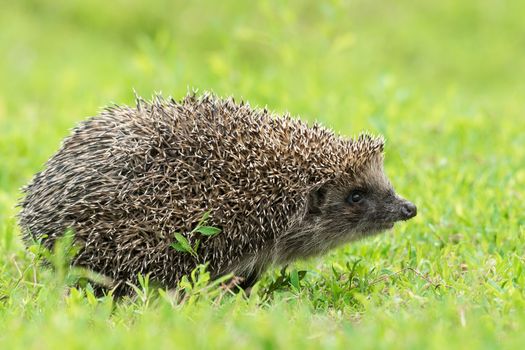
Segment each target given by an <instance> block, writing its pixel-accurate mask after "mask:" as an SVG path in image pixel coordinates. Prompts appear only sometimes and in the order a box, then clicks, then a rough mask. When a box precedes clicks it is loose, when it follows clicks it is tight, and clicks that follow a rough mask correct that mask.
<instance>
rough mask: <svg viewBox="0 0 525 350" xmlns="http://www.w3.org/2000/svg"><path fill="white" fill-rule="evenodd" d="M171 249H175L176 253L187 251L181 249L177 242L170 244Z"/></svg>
mask: <svg viewBox="0 0 525 350" xmlns="http://www.w3.org/2000/svg"><path fill="white" fill-rule="evenodd" d="M171 247H172V248H173V249H175V250H176V251H178V252H185V253H187V252H188V251H187V250H186V249H184V247H183V246H182V245H181V244H180V243H178V242H177V243H172V244H171Z"/></svg>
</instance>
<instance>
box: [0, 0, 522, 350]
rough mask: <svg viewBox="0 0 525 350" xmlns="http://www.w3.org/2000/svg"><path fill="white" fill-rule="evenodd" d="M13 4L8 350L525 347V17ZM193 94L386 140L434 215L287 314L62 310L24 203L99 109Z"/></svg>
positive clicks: (435, 8) (1, 101) (1, 128)
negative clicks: (29, 247)
mask: <svg viewBox="0 0 525 350" xmlns="http://www.w3.org/2000/svg"><path fill="white" fill-rule="evenodd" d="M0 5H1V6H0V324H1V325H2V326H3V327H5V330H6V331H5V332H2V333H3V334H0V346H1V345H2V342H3V344H4V346H2V348H12V347H24V348H38V349H42V348H56V347H57V346H66V345H67V346H69V347H70V348H83V347H103V348H106V347H122V346H128V347H136V348H139V347H141V346H150V347H151V346H157V347H160V346H164V347H166V346H174V345H179V346H187V347H193V346H197V347H204V348H206V347H231V346H239V347H245V348H261V349H270V348H275V347H285V346H286V347H290V346H293V345H295V346H296V347H300V348H311V347H320V346H322V347H338V348H348V344H349V343H351V344H354V345H355V346H356V347H360V348H400V349H406V348H413V349H420V348H435V349H442V348H472V347H477V348H495V347H499V346H505V347H516V348H520V344H521V345H523V343H524V341H525V336H523V335H522V334H525V332H523V330H524V325H525V313H524V311H523V310H524V307H525V291H524V288H525V287H524V286H525V276H524V275H523V273H522V271H523V270H524V264H525V263H524V261H525V260H524V256H523V253H524V251H525V232H524V231H525V228H524V227H525V218H524V212H525V204H524V203H525V198H524V188H525V115H524V114H525V103H524V101H525V99H524V96H525V59H524V57H525V25H524V24H523V14H524V13H525V2H523V1H518V0H515V1H497V0H479V1H474V0H468V1H454V0H442V1H408V0H399V1H395V2H392V1H365V0H355V1H336V0H334V1H325V2H321V1H287V2H285V1H253V2H251V1H234V0H225V1H201V0H198V1H137V0H127V1H124V0H115V1H102V0H92V1H58V0H57V1H44V0H32V1H29V0H22V1H5V0H1V1H0ZM192 89H197V90H198V91H201V92H202V91H206V90H208V91H213V92H215V93H217V94H218V95H221V96H230V95H232V96H235V97H236V99H241V98H242V99H245V100H248V101H249V102H250V103H251V104H252V105H255V106H268V107H269V109H271V110H274V111H277V112H285V111H289V112H290V113H291V114H292V115H296V116H300V117H301V118H303V119H306V120H310V121H313V120H318V121H320V122H322V123H323V124H325V125H326V126H328V127H331V128H333V129H335V130H337V131H338V132H340V133H342V134H345V135H355V134H357V133H359V132H360V131H362V130H369V131H371V132H373V133H381V134H383V135H385V136H386V138H387V146H386V153H387V156H386V169H387V172H388V173H389V175H390V177H391V179H392V182H393V184H394V186H395V187H396V188H397V189H398V191H399V192H400V193H401V194H403V195H404V196H406V197H407V198H409V199H411V200H412V201H414V202H415V203H416V204H417V205H418V207H419V215H418V217H417V218H416V219H415V220H413V221H410V222H408V223H406V224H403V225H400V226H399V227H396V228H395V229H394V231H393V232H392V233H388V234H386V235H383V236H380V237H377V238H374V239H370V240H366V241H362V242H358V243H355V244H352V245H350V246H348V247H344V248H341V249H339V250H337V251H334V252H332V253H330V254H329V255H327V256H324V257H320V258H318V259H314V260H311V261H308V262H305V263H298V264H296V265H294V266H295V267H292V270H291V271H296V272H297V270H293V269H302V270H306V271H307V275H306V278H305V279H304V280H302V281H301V282H300V283H299V282H297V281H295V282H297V283H295V282H294V283H291V282H290V283H291V284H290V285H289V286H281V287H280V288H278V290H277V291H275V292H274V293H273V302H270V303H266V302H261V301H260V300H259V299H257V298H258V296H257V293H254V296H252V297H251V298H250V299H249V300H247V301H246V300H243V299H242V298H233V300H232V298H230V299H228V298H226V299H227V301H221V302H218V303H217V301H216V300H214V301H213V302H212V301H210V300H208V299H206V298H204V301H202V302H200V303H197V302H196V303H195V304H194V305H193V304H192V305H182V306H176V307H173V305H171V304H170V303H168V302H166V301H160V302H156V303H153V302H151V303H150V302H149V299H147V298H146V299H144V298H142V299H141V298H139V299H138V301H136V302H130V303H123V304H119V305H118V306H115V305H114V304H113V302H112V301H111V300H109V301H108V299H103V300H96V299H94V297H93V296H92V295H91V296H89V293H87V294H86V293H85V292H83V291H80V292H78V293H77V294H75V293H76V292H75V293H73V294H72V295H69V296H67V297H61V294H60V293H55V294H53V293H52V292H50V291H49V289H52V288H50V286H55V285H62V284H64V283H66V282H65V281H64V280H60V281H59V282H57V280H56V278H55V277H50V276H48V275H46V274H45V273H43V272H40V270H38V269H37V268H36V267H35V266H34V263H33V262H32V260H31V258H30V255H28V254H26V253H25V251H24V249H23V247H22V245H21V243H20V240H19V239H18V237H17V235H18V229H17V228H16V224H15V219H14V214H15V213H16V209H15V207H14V206H15V204H16V201H17V198H18V197H19V196H20V194H19V190H18V189H19V187H20V186H22V185H23V184H25V183H26V182H27V181H28V180H29V179H30V178H31V176H32V175H33V174H34V173H35V172H36V171H38V170H40V169H41V168H42V166H43V163H44V162H45V161H46V159H48V158H49V157H50V156H51V155H52V154H53V152H55V150H57V148H58V147H59V144H60V140H61V139H62V138H63V137H64V136H66V135H67V134H68V133H69V130H70V129H71V128H72V127H73V126H74V125H75V124H76V123H77V122H78V121H80V120H83V119H85V118H87V117H89V116H92V115H95V114H97V113H98V111H99V110H100V108H102V107H104V106H106V105H108V104H111V103H117V104H133V103H134V94H133V90H136V91H137V93H138V94H139V95H141V96H143V97H145V98H149V97H151V96H152V95H153V94H154V93H156V92H162V93H163V94H164V95H165V96H173V97H174V98H175V99H180V98H182V97H183V96H184V95H185V94H186V93H187V92H188V91H189V90H192ZM354 264H356V265H354ZM352 266H354V267H355V268H352ZM407 268H409V269H408V270H407ZM410 269H413V270H410ZM413 271H416V272H417V273H414V272H413ZM40 274H41V275H40ZM35 276H37V277H38V278H37V277H35ZM46 276H47V277H46ZM276 276H277V273H276V272H271V273H269V274H268V275H267V276H266V278H265V279H264V280H263V281H262V282H261V283H260V284H259V286H260V288H261V290H263V289H265V288H268V287H269V286H271V285H272V283H273V282H275V280H276V278H277V277H276ZM290 276H292V275H290ZM427 279H428V280H427ZM37 280H38V283H37ZM429 281H432V283H430V282H429ZM444 286H445V287H444ZM52 290H54V289H52ZM254 299H255V300H254ZM163 300H164V299H163ZM159 304H160V305H159ZM108 305H109V306H108ZM115 309H116V311H115ZM203 332H204V333H203ZM43 333H45V334H46V335H45V336H42V334H43ZM203 334H205V336H203ZM79 335H81V336H79Z"/></svg>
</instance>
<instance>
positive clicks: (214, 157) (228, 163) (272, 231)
mask: <svg viewBox="0 0 525 350" xmlns="http://www.w3.org/2000/svg"><path fill="white" fill-rule="evenodd" d="M137 102H138V103H137V107H136V108H130V107H118V106H115V107H110V108H106V109H105V110H104V111H103V112H102V113H101V114H100V115H99V116H97V117H94V118H91V119H89V120H87V121H85V122H83V123H81V124H80V125H79V126H78V127H77V128H76V129H74V131H73V134H72V135H71V136H69V137H68V138H66V139H65V140H64V142H63V144H62V147H61V148H60V150H59V151H58V153H56V154H55V155H54V156H53V157H52V158H51V159H50V160H49V161H48V163H47V164H46V167H45V169H44V170H43V171H42V172H40V173H39V174H37V175H36V176H35V178H34V179H33V180H32V182H31V183H30V184H29V185H28V186H27V187H26V188H25V192H26V197H25V199H24V200H23V201H22V203H21V206H22V210H21V212H20V215H19V219H20V224H21V227H22V229H23V232H24V237H25V239H26V240H27V241H30V240H33V239H42V241H43V244H44V245H45V246H47V247H52V246H53V243H54V241H55V240H56V238H57V237H59V236H61V235H62V234H63V233H64V231H65V230H67V229H68V228H71V229H73V231H74V234H75V239H76V242H77V243H78V244H79V245H80V248H81V250H80V253H79V254H78V255H77V256H76V258H75V261H74V263H75V264H77V265H79V266H84V267H88V268H90V269H93V270H95V271H97V272H99V273H102V274H104V275H106V276H108V277H110V278H112V279H113V280H114V281H115V282H116V286H117V293H127V292H128V289H127V287H126V283H125V282H135V280H136V276H137V274H139V273H142V274H150V278H151V279H153V280H155V281H157V282H158V283H160V284H162V285H163V286H166V287H173V286H175V285H176V284H177V281H178V280H179V279H180V277H181V276H182V275H184V274H188V273H189V272H190V271H191V270H192V269H194V268H195V266H196V265H197V264H198V263H204V262H207V263H209V267H208V268H209V270H210V271H211V273H212V275H213V276H219V275H220V274H224V273H229V272H233V273H235V274H237V275H240V276H242V277H244V278H245V281H246V282H247V283H246V284H245V286H249V285H251V284H253V283H254V282H255V281H256V279H257V278H258V276H259V275H260V274H261V273H262V272H263V271H264V269H265V268H266V267H267V266H268V265H269V264H271V263H284V262H288V261H291V260H293V259H295V258H297V257H304V256H308V255H313V254H319V253H322V252H324V251H326V250H327V249H330V248H332V247H333V246H336V245H338V244H341V243H344V242H347V241H350V240H352V239H355V238H356V237H358V236H359V235H360V232H361V233H363V234H366V233H369V232H375V231H379V230H381V229H384V228H386V226H390V224H391V222H393V221H396V220H398V219H400V217H399V215H398V216H396V217H394V216H392V215H393V214H392V215H391V217H389V219H388V220H386V219H385V218H384V217H381V215H379V214H378V217H377V218H375V220H376V221H378V222H382V223H383V224H382V225H379V224H374V225H375V226H374V227H371V226H370V227H369V226H366V225H365V223H362V222H357V221H356V220H354V221H352V220H350V221H348V222H343V221H341V222H340V223H338V221H337V220H341V218H340V216H341V215H342V214H341V212H338V213H334V212H333V210H332V209H333V208H336V206H335V205H330V206H329V205H328V203H329V202H330V200H331V198H332V197H333V198H332V199H334V198H336V197H337V196H338V195H337V193H341V195H342V196H344V198H346V196H347V193H346V192H344V191H347V189H348V188H351V186H355V185H356V184H359V183H361V185H362V186H361V185H360V186H361V187H363V186H365V185H367V184H368V185H370V186H375V187H378V188H380V189H381V191H383V192H381V193H387V192H388V193H391V194H392V193H393V191H392V190H391V187H390V184H389V183H388V180H386V178H385V177H384V175H383V173H382V151H383V140H382V139H381V138H373V137H370V136H368V135H362V136H360V137H359V138H358V139H357V140H353V139H346V138H343V137H339V136H336V135H335V134H334V133H333V132H331V131H329V130H327V129H325V128H323V127H321V126H319V125H317V124H315V125H313V126H311V127H309V126H308V125H307V124H305V123H303V122H301V121H299V120H297V119H292V118H290V117H289V116H284V117H281V116H275V115H272V114H270V113H268V112H267V111H266V110H254V109H252V108H250V107H249V105H247V104H242V103H241V104H236V103H235V102H234V101H233V100H232V99H228V100H222V99H218V98H216V97H215V96H213V95H208V94H206V95H204V96H202V97H200V98H199V97H196V96H195V95H189V96H187V97H186V98H185V99H184V100H183V101H181V102H175V101H174V100H169V101H166V100H163V99H162V98H159V97H157V98H155V99H154V100H153V101H152V102H149V103H148V102H145V101H143V100H141V99H138V101H137ZM352 184H353V185H352ZM321 189H322V190H323V191H321ZM330 189H334V191H335V192H334V191H331V190H330ZM330 191H331V192H330ZM338 191H339V192H338ZM334 193H335V194H334ZM331 196H332V197H331ZM337 198H339V197H337ZM389 198H390V197H389ZM392 198H393V197H392ZM396 198H398V197H396ZM334 200H335V199H334ZM337 201H339V199H337ZM343 201H344V200H343ZM318 202H319V203H318ZM321 202H323V203H327V204H326V207H323V208H324V209H323V208H321V204H320V203H321ZM316 203H317V204H319V205H318V206H317V207H315V206H316V205H317V204H316ZM334 203H336V202H334ZM396 203H397V202H396ZM323 205H324V204H323ZM312 206H314V207H315V208H314V207H312ZM330 208H332V209H330ZM396 208H397V207H396ZM354 209H356V208H354ZM354 209H352V210H354ZM342 210H350V209H342ZM388 210H390V211H393V209H392V210H391V208H390V209H388ZM396 210H397V209H396ZM384 211H386V209H384ZM205 212H210V218H209V222H208V224H209V225H213V226H216V227H219V228H221V229H222V232H221V233H220V234H219V235H217V236H215V237H211V238H207V237H202V236H199V235H198V234H192V235H190V234H189V233H190V231H191V230H192V229H193V228H194V227H195V225H196V224H197V222H198V221H199V220H200V219H201V217H202V216H203V214H204V213H205ZM378 212H379V211H378ZM321 213H323V214H322V215H321ZM348 213H354V214H355V213H356V212H355V211H354V212H351V211H349V212H348ZM316 215H317V216H316ZM323 215H324V216H323ZM330 215H331V216H330ZM349 215H350V214H349ZM352 215H353V214H352ZM355 215H357V214H355ZM360 215H361V214H360ZM396 215H397V214H396ZM383 216H384V215H383ZM338 217H339V218H338ZM323 220H324V221H323ZM330 220H332V221H330ZM334 220H335V221H334ZM370 220H372V219H370ZM370 220H369V221H370ZM349 222H352V224H351V225H350V224H349ZM363 222H364V221H363ZM385 222H387V224H386V225H385ZM345 225H346V226H348V227H346V226H345ZM349 225H350V226H349ZM359 225H361V226H359ZM325 226H328V227H330V229H328V228H327V227H325ZM383 226H385V227H383ZM330 230H331V231H334V233H333V234H332V236H330V232H331V231H330ZM329 231H330V232H329ZM175 232H181V233H182V234H183V235H185V236H186V238H187V239H188V240H189V241H190V242H192V243H194V242H195V240H196V239H200V240H201V241H202V242H201V244H200V247H199V250H198V253H199V256H198V258H194V257H193V256H192V255H190V254H187V253H184V252H179V251H176V250H175V249H173V248H172V247H171V246H170V245H171V244H172V243H173V242H174V233H175ZM343 233H345V234H344V235H343ZM316 235H317V236H316ZM323 235H324V236H323Z"/></svg>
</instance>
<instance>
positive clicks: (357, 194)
mask: <svg viewBox="0 0 525 350" xmlns="http://www.w3.org/2000/svg"><path fill="white" fill-rule="evenodd" d="M363 197H364V193H363V192H362V191H358V190H355V191H352V192H351V193H350V195H349V196H348V198H347V199H346V201H347V202H348V203H350V204H353V203H359V202H360V201H361V200H362V199H363Z"/></svg>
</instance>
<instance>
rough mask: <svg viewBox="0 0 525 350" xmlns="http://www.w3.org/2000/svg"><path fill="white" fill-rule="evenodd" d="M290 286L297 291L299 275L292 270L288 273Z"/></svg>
mask: <svg viewBox="0 0 525 350" xmlns="http://www.w3.org/2000/svg"><path fill="white" fill-rule="evenodd" d="M290 284H291V285H292V286H293V287H294V288H295V289H299V273H298V272H297V270H292V272H290Z"/></svg>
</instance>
